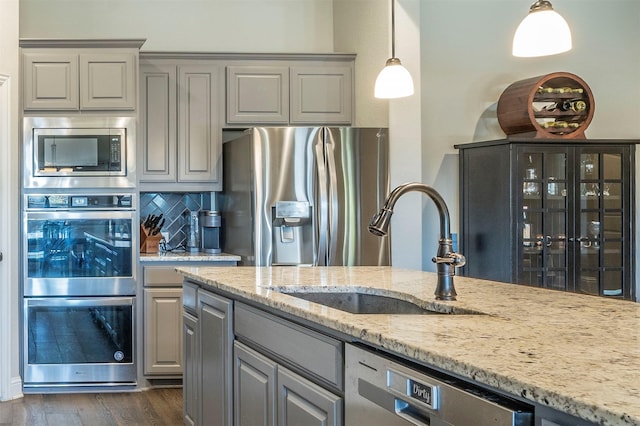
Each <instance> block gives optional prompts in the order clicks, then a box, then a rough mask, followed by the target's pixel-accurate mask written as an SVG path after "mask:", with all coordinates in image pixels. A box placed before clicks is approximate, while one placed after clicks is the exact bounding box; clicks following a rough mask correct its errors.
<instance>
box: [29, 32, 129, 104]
mask: <svg viewBox="0 0 640 426" xmlns="http://www.w3.org/2000/svg"><path fill="white" fill-rule="evenodd" d="M112 44H117V45H122V46H123V47H118V48H107V47H102V45H101V44H96V45H95V46H92V47H91V48H60V46H64V44H63V43H62V42H60V43H58V44H55V45H54V44H51V45H52V46H56V47H55V48H49V47H44V48H42V47H41V46H48V45H49V44H47V43H45V42H43V43H38V41H33V42H29V41H21V46H22V47H23V49H22V67H23V108H24V110H25V111H32V110H51V111H75V112H78V111H94V110H125V111H134V110H135V109H136V105H137V97H136V96H137V75H138V54H139V48H140V46H141V45H142V42H141V41H139V40H131V41H124V42H121V43H112ZM32 45H34V46H40V47H38V48H31V47H30V46H32Z"/></svg>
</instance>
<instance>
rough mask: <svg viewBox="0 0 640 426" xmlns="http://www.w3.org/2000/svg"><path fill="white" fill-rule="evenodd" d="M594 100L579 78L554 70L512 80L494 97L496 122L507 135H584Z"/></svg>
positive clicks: (553, 136) (582, 136) (555, 136)
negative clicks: (497, 98)
mask: <svg viewBox="0 0 640 426" xmlns="http://www.w3.org/2000/svg"><path fill="white" fill-rule="evenodd" d="M594 108H595V103H594V100H593V93H591V89H590V88H589V86H588V85H587V83H585V82H584V80H582V79H581V78H580V77H578V76H577V75H574V74H571V73H567V72H556V73H552V74H547V75H543V76H539V77H532V78H528V79H526V80H520V81H516V82H515V83H513V84H511V85H510V86H509V87H507V88H506V89H505V91H504V92H502V95H500V99H499V100H498V122H499V123H500V127H501V128H502V130H503V131H504V132H505V133H506V134H507V135H521V136H531V137H534V138H567V139H568V138H585V135H584V131H585V130H586V128H587V127H588V126H589V123H591V120H592V118H593V111H594Z"/></svg>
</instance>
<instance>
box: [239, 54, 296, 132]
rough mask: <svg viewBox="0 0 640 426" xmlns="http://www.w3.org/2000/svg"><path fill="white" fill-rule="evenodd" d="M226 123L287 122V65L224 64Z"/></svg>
mask: <svg viewBox="0 0 640 426" xmlns="http://www.w3.org/2000/svg"><path fill="white" fill-rule="evenodd" d="M227 123H229V124H239V123H240V124H258V123H261V124H262V123H265V124H284V125H286V124H288V123H289V68H288V67H275V66H251V65H245V66H230V67H227Z"/></svg>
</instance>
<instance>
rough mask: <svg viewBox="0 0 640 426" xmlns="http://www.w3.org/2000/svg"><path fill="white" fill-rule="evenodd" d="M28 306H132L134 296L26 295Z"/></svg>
mask: <svg viewBox="0 0 640 426" xmlns="http://www.w3.org/2000/svg"><path fill="white" fill-rule="evenodd" d="M25 301H26V303H27V304H28V306H29V307H37V306H54V307H55V306H77V307H84V306H96V305H100V306H122V305H126V306H129V305H131V306H133V304H134V301H135V298H134V297H110V296H105V297H46V298H44V297H26V298H25Z"/></svg>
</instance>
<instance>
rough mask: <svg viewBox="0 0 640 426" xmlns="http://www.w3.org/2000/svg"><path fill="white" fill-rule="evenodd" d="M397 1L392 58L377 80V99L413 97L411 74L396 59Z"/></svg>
mask: <svg viewBox="0 0 640 426" xmlns="http://www.w3.org/2000/svg"><path fill="white" fill-rule="evenodd" d="M395 21H396V17H395V0H391V58H389V59H387V63H386V64H385V67H384V68H383V69H382V71H380V74H378V78H376V85H375V89H374V92H373V95H374V96H375V97H376V98H382V99H393V98H403V97H405V96H411V95H413V79H412V78H411V74H409V71H407V69H406V68H405V67H403V66H402V63H401V62H400V59H398V58H396V34H395V33H396V29H395Z"/></svg>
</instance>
